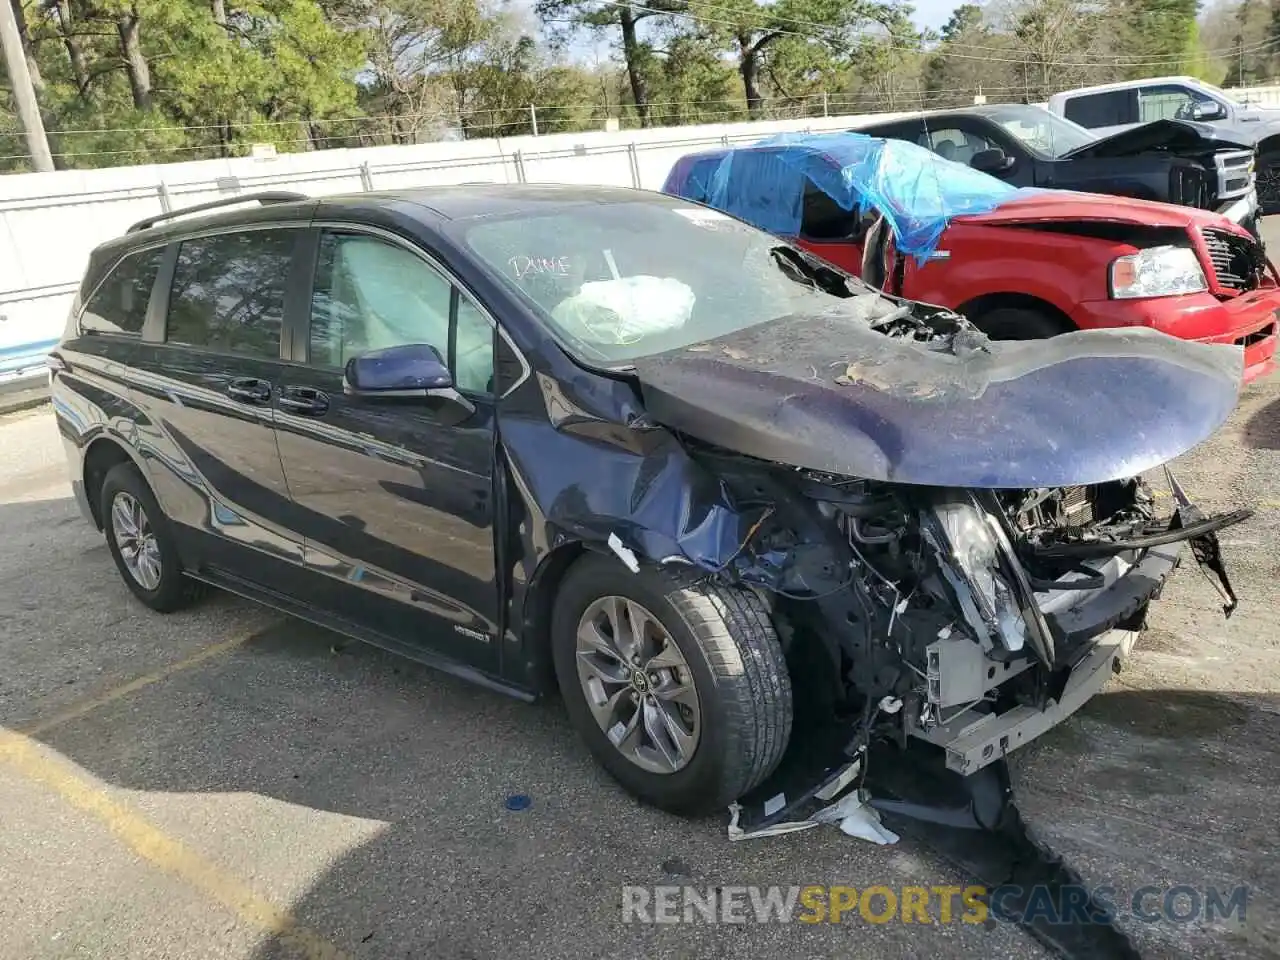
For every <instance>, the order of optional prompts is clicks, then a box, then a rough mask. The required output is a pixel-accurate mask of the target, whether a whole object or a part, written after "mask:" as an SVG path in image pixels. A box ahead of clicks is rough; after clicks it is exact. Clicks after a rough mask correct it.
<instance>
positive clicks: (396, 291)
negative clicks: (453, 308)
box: [310, 233, 452, 367]
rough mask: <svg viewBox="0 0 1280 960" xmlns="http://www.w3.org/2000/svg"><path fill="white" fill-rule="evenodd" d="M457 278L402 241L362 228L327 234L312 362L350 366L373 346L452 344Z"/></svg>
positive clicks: (315, 296) (319, 268) (314, 303)
mask: <svg viewBox="0 0 1280 960" xmlns="http://www.w3.org/2000/svg"><path fill="white" fill-rule="evenodd" d="M451 293H452V287H451V285H450V284H449V281H448V280H446V279H445V278H444V277H442V276H441V275H440V274H439V273H438V272H437V271H436V270H434V269H432V268H431V267H430V266H429V265H428V264H427V263H425V262H424V261H423V260H422V258H421V257H419V256H417V255H416V254H414V253H413V252H412V251H410V250H408V249H406V248H405V247H402V246H401V245H399V244H397V243H390V242H388V241H386V240H381V239H379V238H377V237H370V236H365V235H362V234H354V233H325V234H322V235H321V238H320V257H319V262H318V263H317V265H316V281H315V288H314V290H313V292H312V296H311V353H310V359H311V362H312V363H315V364H319V365H321V366H327V367H342V366H344V365H345V364H346V362H347V361H348V360H350V359H351V358H352V357H356V356H359V355H360V354H362V353H366V352H368V351H370V350H381V349H383V348H385V347H398V346H403V345H404V344H406V343H425V344H430V345H431V346H433V347H435V348H436V349H437V350H438V351H439V352H440V356H442V357H443V356H445V355H446V352H447V349H448V346H449V297H450V295H451Z"/></svg>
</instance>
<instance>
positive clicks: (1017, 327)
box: [973, 307, 1071, 340]
mask: <svg viewBox="0 0 1280 960" xmlns="http://www.w3.org/2000/svg"><path fill="white" fill-rule="evenodd" d="M973 325H974V326H975V327H977V328H978V329H979V330H981V331H982V332H983V333H985V334H986V335H987V336H988V337H990V338H991V339H992V340H1047V339H1048V338H1049V337H1056V336H1058V334H1060V333H1067V332H1069V331H1070V330H1071V327H1070V326H1068V325H1067V324H1065V323H1063V322H1062V321H1061V320H1059V319H1057V318H1056V317H1051V316H1048V315H1047V314H1044V313H1041V312H1040V311H1039V310H1028V309H1025V308H1023V307H1000V308H999V309H996V310H992V311H991V312H989V313H984V314H982V315H981V316H980V317H978V319H977V320H974V321H973Z"/></svg>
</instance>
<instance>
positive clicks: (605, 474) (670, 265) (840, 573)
mask: <svg viewBox="0 0 1280 960" xmlns="http://www.w3.org/2000/svg"><path fill="white" fill-rule="evenodd" d="M212 207H218V208H225V209H219V210H217V211H214V210H212V209H210V208H212ZM49 364H50V367H51V383H52V393H53V399H54V404H55V408H56V411H57V423H58V428H59V430H60V431H61V434H62V437H63V439H64V443H65V447H66V452H67V457H68V463H69V465H70V473H71V479H72V483H73V485H74V488H75V491H76V494H77V497H78V499H79V501H80V503H81V506H82V508H83V510H84V512H85V515H86V517H87V518H88V519H89V520H90V521H91V522H92V523H93V524H94V525H95V526H97V527H98V528H99V529H101V530H102V531H103V533H104V534H105V537H106V541H107V544H108V547H109V548H110V553H111V556H112V558H113V560H114V561H115V563H116V565H117V566H118V568H119V571H120V574H121V576H122V578H123V580H124V583H125V585H126V586H127V587H128V588H129V589H130V590H131V591H132V592H133V593H134V595H135V596H136V597H137V598H138V599H139V600H140V601H141V602H143V603H145V604H146V605H148V606H149V607H151V608H152V609H154V610H157V611H161V612H165V611H171V610H176V609H178V608H180V607H182V606H184V605H187V604H189V603H192V602H194V601H195V600H196V599H197V598H198V597H199V595H200V594H201V593H202V591H203V590H204V589H205V588H206V587H208V586H210V585H211V586H214V587H218V588H221V589H225V590H229V591H232V592H234V593H237V594H240V595H242V596H245V597H250V598H252V599H254V600H257V601H260V602H262V603H265V604H268V605H270V606H272V607H275V608H277V609H279V610H282V611H285V612H287V613H290V614H293V615H295V616H298V617H301V618H304V619H306V620H309V621H312V622H314V623H317V624H320V625H322V626H325V627H328V628H331V629H333V630H336V631H339V632H341V633H344V634H347V635H350V636H352V637H357V638H359V639H361V640H365V641H368V642H370V643H373V644H377V645H379V646H381V647H385V648H387V649H390V650H393V651H396V652H398V653H401V654H404V655H407V656H409V657H412V658H414V659H416V660H420V661H422V662H425V663H428V664H432V665H434V666H437V667H439V668H441V669H444V670H447V671H450V672H452V673H455V674H459V675H462V676H465V677H468V678H470V679H472V680H474V681H476V682H478V683H481V684H483V685H486V686H488V687H491V688H495V689H499V690H502V691H505V692H507V693H511V694H514V695H516V696H519V697H523V698H526V699H532V698H533V697H535V696H537V695H539V694H543V693H547V692H551V691H553V690H554V689H555V688H556V687H558V688H559V692H560V694H561V695H562V696H563V697H564V701H565V703H566V705H567V709H568V713H569V716H570V718H571V719H572V722H573V724H574V726H575V727H576V728H577V730H578V732H579V733H580V734H581V736H582V737H583V739H584V740H585V741H586V744H587V746H588V747H589V748H590V750H591V751H592V753H593V754H594V755H595V756H596V757H597V758H598V759H599V761H600V762H601V763H602V764H603V765H604V766H605V767H606V768H607V769H608V770H609V771H610V772H611V773H612V774H613V775H614V776H615V777H616V778H617V779H618V780H619V781H621V782H622V784H623V785H625V787H626V788H627V789H628V790H630V791H631V792H632V793H634V794H635V795H636V796H638V797H641V798H643V799H644V800H646V801H648V802H650V803H653V804H656V805H658V806H660V807H663V808H665V809H669V810H673V811H678V812H682V813H696V812H700V811H707V810H713V809H723V808H724V807H725V806H726V805H728V804H730V803H732V802H734V801H739V800H744V801H745V802H747V803H748V804H750V803H751V802H753V801H752V798H764V801H765V802H764V803H763V804H762V805H761V807H760V809H761V810H762V811H763V812H761V813H760V814H759V816H758V817H757V818H756V820H757V822H760V823H763V822H765V821H768V820H769V819H775V820H776V819H779V818H782V817H786V816H788V814H789V811H791V810H793V808H794V805H795V803H797V802H799V801H801V800H804V799H806V798H812V797H814V796H817V797H819V798H820V799H822V800H831V799H834V798H835V797H836V796H837V795H838V794H839V793H840V792H841V791H843V790H846V789H848V788H849V787H850V786H851V784H852V783H853V782H854V777H853V772H854V771H855V768H856V766H857V765H858V764H860V763H861V762H862V758H863V757H864V756H865V750H866V748H867V745H868V744H869V743H871V742H872V741H873V740H878V739H880V738H884V737H889V738H898V739H900V740H902V741H903V742H907V741H928V742H930V743H932V744H935V745H937V746H939V747H941V748H943V750H944V751H945V756H946V763H947V765H948V766H950V767H951V768H952V769H954V770H956V771H959V772H960V773H964V774H968V773H972V772H973V771H976V770H979V769H982V768H984V767H986V766H987V765H989V764H991V763H992V762H994V761H995V760H996V759H998V758H1000V757H1002V756H1003V755H1004V754H1005V753H1006V752H1007V751H1009V750H1012V749H1014V748H1016V747H1019V746H1021V745H1023V744H1025V743H1027V742H1029V741H1030V740H1032V739H1034V738H1035V737H1037V736H1038V735H1040V734H1041V733H1043V732H1044V731H1045V730H1047V729H1049V728H1050V727H1052V726H1053V725H1055V724H1057V723H1059V722H1060V721H1062V720H1063V719H1064V718H1065V717H1067V716H1068V715H1069V714H1070V713H1071V712H1072V711H1074V710H1075V709H1076V708H1078V707H1079V706H1080V705H1081V704H1082V703H1084V702H1085V701H1086V700H1087V699H1088V698H1089V697H1090V696H1091V695H1092V694H1094V693H1095V692H1096V691H1097V690H1098V689H1100V688H1101V686H1102V684H1103V683H1104V682H1105V679H1106V678H1107V676H1108V675H1109V674H1110V673H1111V669H1112V664H1113V662H1114V661H1115V659H1116V658H1117V656H1119V655H1121V654H1122V653H1123V652H1124V651H1125V650H1126V649H1127V647H1128V645H1129V644H1130V643H1131V642H1132V639H1133V637H1134V636H1135V635H1136V632H1137V631H1138V630H1139V629H1140V628H1141V626H1142V624H1143V622H1144V618H1145V617H1146V612H1147V609H1148V605H1149V603H1150V602H1151V601H1152V600H1153V599H1154V598H1155V597H1156V596H1157V595H1158V593H1159V591H1160V588H1161V585H1162V584H1163V583H1164V582H1165V580H1166V579H1167V578H1168V576H1169V575H1170V573H1171V572H1172V571H1173V569H1174V567H1175V566H1176V565H1177V563H1178V560H1179V556H1180V549H1181V547H1182V546H1183V545H1184V544H1186V543H1189V544H1190V545H1191V548H1192V550H1193V552H1194V556H1195V559H1196V560H1197V561H1198V562H1200V563H1202V564H1203V565H1204V566H1205V567H1206V568H1207V569H1209V570H1210V571H1212V572H1213V573H1214V574H1215V576H1216V577H1217V578H1218V580H1219V582H1220V583H1221V585H1222V589H1223V592H1224V595H1225V597H1226V609H1227V610H1228V612H1229V610H1230V608H1231V606H1232V605H1233V604H1234V598H1233V596H1232V595H1231V591H1230V583H1229V581H1228V580H1227V578H1226V573H1225V571H1224V570H1223V568H1222V564H1221V558H1220V557H1219V555H1218V543H1217V541H1216V539H1215V531H1216V530H1219V529H1221V528H1223V527H1225V526H1227V525H1229V524H1232V523H1235V522H1238V521H1239V520H1241V519H1243V518H1244V517H1245V516H1247V511H1237V512H1234V513H1230V514H1225V515H1221V516H1213V517H1206V516H1204V515H1202V514H1201V513H1200V512H1199V511H1197V510H1196V508H1195V507H1194V505H1193V504H1192V503H1191V502H1190V501H1189V500H1188V499H1187V497H1186V496H1185V495H1184V494H1183V493H1182V491H1181V489H1180V488H1179V487H1177V485H1176V481H1173V480H1172V476H1171V475H1170V477H1169V481H1170V482H1171V483H1173V491H1174V498H1173V500H1172V501H1171V502H1172V504H1173V505H1174V510H1173V512H1172V514H1171V515H1164V514H1162V512H1161V510H1160V509H1159V504H1158V503H1157V500H1156V499H1155V497H1154V495H1153V492H1152V489H1151V487H1150V486H1149V485H1148V483H1147V482H1146V481H1144V480H1143V479H1142V478H1141V477H1142V475H1143V474H1144V472H1147V471H1151V470H1152V469H1153V468H1159V467H1161V466H1162V465H1164V464H1165V463H1167V462H1168V461H1169V460H1171V459H1172V458H1174V457H1176V456H1177V455H1179V454H1181V453H1183V452H1184V451H1186V450H1188V449H1190V448H1191V447H1193V446H1195V445H1196V444H1198V443H1199V442H1201V441H1202V440H1204V439H1205V438H1206V437H1209V436H1210V435H1211V434H1213V433H1214V431H1215V430H1216V429H1217V428H1218V427H1219V426H1220V425H1221V424H1222V423H1223V421H1224V420H1225V419H1226V417H1227V416H1228V415H1229V414H1230V412H1231V411H1232V409H1233V407H1234V405H1235V403H1236V400H1237V394H1238V390H1239V386H1240V377H1241V357H1240V353H1239V351H1238V350H1235V349H1233V348H1230V347H1218V346H1205V345H1200V344H1195V343H1187V342H1182V341H1178V340H1174V339H1172V338H1170V337H1166V336H1164V335H1161V334H1158V333H1154V332H1152V331H1149V330H1142V329H1135V330H1119V331H1113V330H1109V331H1097V332H1082V333H1072V334H1067V335H1064V336H1061V337H1057V338H1055V339H1053V340H1051V341H1046V342H1013V343H995V342H991V341H989V340H988V339H987V338H986V337H985V336H984V335H982V334H981V333H979V332H978V331H976V330H975V329H974V328H973V327H971V326H970V324H969V323H968V322H967V321H966V320H965V319H964V318H962V317H960V316H958V315H956V314H954V313H951V312H949V311H947V310H943V309H940V308H936V307H931V306H925V305H922V304H917V303H911V302H905V301H901V300H897V299H894V298H892V297H888V296H885V295H883V294H882V293H880V292H879V291H878V290H875V289H872V288H870V287H868V286H865V285H864V284H863V283H862V282H861V281H859V280H858V279H857V278H855V277H852V276H849V275H847V274H845V273H842V272H840V271H838V270H834V269H832V268H831V267H830V266H829V265H827V264H824V263H823V262H822V261H820V260H817V259H815V258H814V257H812V256H811V255H809V254H806V253H805V252H803V251H801V250H798V249H796V248H794V247H791V246H789V245H787V244H785V243H782V242H780V241H779V240H777V239H776V238H775V237H773V236H771V235H769V234H767V233H764V232H762V231H760V230H757V229H755V228H753V227H751V226H749V225H747V224H745V223H743V222H741V221H738V220H735V219H733V218H732V217H729V216H727V215H725V214H723V213H719V212H717V211H714V210H712V209H710V208H707V207H704V206H701V205H698V204H695V203H690V202H687V201H685V200H681V199H678V198H674V197H668V196H664V195H660V194H652V193H644V192H638V191H632V190H624V189H614V188H604V187H582V186H533V185H525V186H494V185H479V186H461V187H451V188H432V189H430V190H420V191H406V192H399V193H366V194H360V195H355V196H349V197H332V198H324V199H311V198H307V197H304V196H300V195H295V194H264V195H258V196H249V197H237V198H234V199H232V200H228V201H220V202H217V203H215V204H212V205H205V206H204V207H200V208H193V209H188V210H185V211H176V212H174V213H170V214H164V215H159V216H156V217H152V218H149V219H148V220H145V221H143V222H141V223H139V224H137V225H135V226H134V227H133V228H131V229H130V230H129V231H128V233H126V234H125V235H124V236H122V237H121V238H119V239H117V240H113V241H111V242H110V243H107V244H105V245H103V246H101V247H99V248H98V249H97V250H96V251H95V252H94V253H93V255H92V257H91V259H90V262H89V265H88V269H87V271H86V273H85V276H84V280H83V283H82V285H81V287H80V290H79V293H78V295H77V298H76V302H75V306H74V308H73V310H72V312H71V315H70V317H69V319H68V321H67V327H66V332H65V335H64V336H63V338H62V340H61V342H60V343H59V345H58V347H57V348H56V349H55V350H54V352H53V353H52V355H51V356H50V358H49ZM815 731H823V732H824V736H823V737H822V738H819V737H818V736H817V734H816V733H815ZM819 742H821V743H823V744H829V745H830V746H829V749H828V748H826V747H824V748H823V749H822V750H817V751H815V748H814V745H815V744H817V743H819ZM801 754H805V763H799V762H797V763H795V764H792V763H790V762H789V761H788V759H787V758H788V757H798V756H800V755H801ZM806 764H807V765H806ZM797 770H803V774H802V775H797V774H796V771H797ZM784 771H789V772H788V774H787V775H788V776H789V777H790V778H791V779H790V780H789V781H788V783H789V784H791V786H787V787H786V788H785V789H783V788H780V787H779V786H778V783H779V778H780V777H782V776H783V772H784ZM797 777H798V778H797ZM780 795H781V797H782V799H781V800H779V799H778V797H779V796H780Z"/></svg>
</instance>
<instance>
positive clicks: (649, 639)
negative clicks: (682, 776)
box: [578, 596, 702, 774]
mask: <svg viewBox="0 0 1280 960" xmlns="http://www.w3.org/2000/svg"><path fill="white" fill-rule="evenodd" d="M578 681H579V682H580V683H581V684H582V692H583V695H584V696H585V697H586V701H587V706H588V707H590V709H591V713H592V715H593V716H594V717H595V720H596V723H598V724H599V725H600V729H601V730H602V731H604V734H605V736H607V737H608V738H609V742H610V743H612V744H613V745H614V747H616V748H617V749H618V752H619V753H621V754H622V755H623V756H624V757H626V758H627V759H628V760H630V761H631V762H632V763H634V764H635V765H636V766H638V767H640V768H641V769H642V770H648V771H649V772H651V773H660V774H666V773H675V772H676V771H677V770H680V769H682V768H684V767H685V766H686V765H687V764H688V763H689V761H690V760H691V759H692V758H693V754H694V751H695V750H697V748H698V740H699V738H700V736H701V733H702V724H701V710H700V708H699V704H698V691H697V688H696V687H695V686H694V681H693V674H692V672H691V671H690V669H689V664H688V663H687V662H685V659H684V655H683V654H682V653H681V652H680V648H679V647H678V646H676V642H675V640H674V639H672V637H671V634H670V633H668V632H667V630H666V628H665V627H663V626H662V624H661V623H660V622H659V621H658V618H657V617H655V616H654V615H653V614H652V613H650V612H649V611H648V610H646V609H645V608H644V607H642V606H641V605H640V604H638V603H636V602H635V601H632V600H627V599H625V598H623V597H613V596H610V597H601V598H600V599H599V600H596V601H595V602H594V603H592V604H591V605H590V606H589V607H587V609H586V610H585V611H583V614H582V617H581V619H580V620H579V621H578Z"/></svg>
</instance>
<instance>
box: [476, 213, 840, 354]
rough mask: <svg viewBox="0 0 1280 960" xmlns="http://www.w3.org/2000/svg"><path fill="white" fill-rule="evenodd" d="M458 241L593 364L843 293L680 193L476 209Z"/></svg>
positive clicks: (758, 234)
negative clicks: (540, 209) (543, 209)
mask: <svg viewBox="0 0 1280 960" xmlns="http://www.w3.org/2000/svg"><path fill="white" fill-rule="evenodd" d="M466 243H467V245H468V246H469V247H470V248H471V249H472V250H473V251H474V252H475V253H476V254H477V255H478V256H479V257H480V259H481V260H483V261H484V262H485V263H486V264H487V265H488V266H489V267H490V269H491V270H492V271H493V272H494V273H496V274H497V275H498V276H499V277H500V278H501V279H502V281H503V282H504V283H505V284H506V286H507V287H509V288H510V289H511V290H513V291H515V292H516V294H517V295H518V296H520V297H521V298H522V299H524V300H525V301H526V302H527V303H529V304H530V305H531V306H532V307H533V308H534V310H535V311H536V312H537V313H538V314H539V315H540V316H541V317H542V318H543V319H544V320H545V322H546V323H547V324H548V325H549V326H550V327H551V328H552V329H553V330H554V331H555V332H556V333H557V334H558V335H559V337H560V338H561V339H562V340H563V341H565V342H566V343H567V344H568V345H569V346H570V348H571V349H573V350H575V351H576V352H577V353H578V354H579V355H580V356H581V357H582V359H584V360H585V361H587V362H589V363H596V364H602V365H614V364H626V363H630V362H631V361H634V360H636V359H638V358H640V357H645V356H650V355H652V354H655V353H662V352H665V351H667V350H676V349H679V348H681V347H687V346H690V345H692V344H696V343H700V342H702V341H704V340H710V339H712V338H715V337H719V336H723V335H725V334H729V333H735V332H737V331H739V330H744V329H746V328H748V327H753V326H756V325H758V324H761V323H767V322H769V321H770V320H775V319H777V318H779V317H783V316H787V315H790V314H805V313H809V314H812V313H816V312H820V311H823V310H826V309H828V308H830V307H831V306H832V305H834V304H836V303H839V302H840V300H841V299H842V298H841V297H840V296H839V295H838V294H834V293H828V292H826V291H825V290H823V289H821V288H820V287H819V285H818V283H817V282H815V279H814V277H815V276H817V275H818V274H815V273H814V271H813V267H812V266H810V265H809V264H808V263H807V261H806V260H805V259H802V258H801V255H799V254H798V253H797V252H795V251H793V250H791V248H789V247H786V246H784V245H782V244H780V242H779V241H778V239H777V238H776V237H774V236H771V235H770V234H768V233H764V232H763V231H760V230H757V229H756V228H754V227H751V226H748V225H747V224H745V223H742V222H740V221H738V220H735V219H733V218H732V217H729V216H727V215H726V214H723V213H720V212H718V211H715V210H710V209H708V208H706V207H700V206H695V205H694V204H691V203H687V202H682V201H678V200H671V201H670V202H666V201H664V200H663V199H662V198H649V199H645V200H638V201H627V202H623V203H599V204H581V205H568V206H565V207H563V208H561V209H560V210H559V211H558V212H556V213H553V214H543V213H538V214H533V213H531V214H529V215H527V216H515V217H508V218H504V219H499V220H488V219H486V220H480V221H477V222H476V223H475V224H474V225H473V226H471V227H469V228H467V230H466ZM821 272H822V273H826V271H821ZM829 285H830V284H828V286H829ZM846 293H847V291H846Z"/></svg>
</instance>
